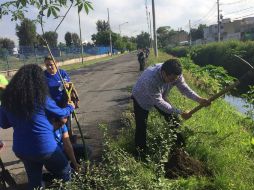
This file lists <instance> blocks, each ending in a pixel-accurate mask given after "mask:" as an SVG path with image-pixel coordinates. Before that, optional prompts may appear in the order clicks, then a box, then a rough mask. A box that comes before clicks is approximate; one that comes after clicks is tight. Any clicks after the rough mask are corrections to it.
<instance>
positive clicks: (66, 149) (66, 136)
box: [62, 131, 80, 170]
mask: <svg viewBox="0 0 254 190" xmlns="http://www.w3.org/2000/svg"><path fill="white" fill-rule="evenodd" d="M62 141H63V147H64V152H65V153H66V154H67V156H68V158H69V159H70V161H71V163H72V164H73V165H74V169H75V170H78V169H79V168H80V165H79V164H78V162H77V160H76V157H75V154H74V150H73V147H72V144H71V141H70V138H69V134H68V131H67V132H64V133H63V136H62Z"/></svg>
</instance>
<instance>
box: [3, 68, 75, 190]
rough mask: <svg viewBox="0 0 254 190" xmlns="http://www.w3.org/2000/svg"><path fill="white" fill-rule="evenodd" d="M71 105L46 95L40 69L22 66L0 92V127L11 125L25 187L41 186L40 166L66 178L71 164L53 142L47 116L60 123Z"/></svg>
mask: <svg viewBox="0 0 254 190" xmlns="http://www.w3.org/2000/svg"><path fill="white" fill-rule="evenodd" d="M74 108H75V106H74V104H73V103H72V102H69V103H68V104H67V106H66V107H65V108H60V107H58V106H57V105H56V103H55V101H53V100H52V99H51V98H50V97H49V95H48V86H47V83H46V80H45V76H44V73H43V70H42V69H41V68H40V67H39V66H38V65H35V64H31V65H25V66H23V67H21V68H20V69H19V71H18V72H17V73H16V74H15V75H14V77H13V78H12V80H11V81H10V83H9V85H7V87H6V89H5V91H4V92H3V95H2V105H1V107H0V127H2V128H9V127H13V129H14V132H13V151H14V153H15V155H16V156H17V157H19V158H20V159H21V160H22V161H23V163H24V166H25V170H26V173H27V176H28V185H29V189H34V188H37V187H41V185H42V184H41V180H42V167H43V166H45V167H46V168H47V170H48V171H50V172H51V173H53V174H54V176H56V177H57V178H59V179H62V180H63V181H68V180H70V174H71V167H70V165H69V163H68V160H67V159H66V156H65V155H64V154H63V151H62V150H61V149H60V148H59V146H58V145H57V142H56V140H55V136H54V128H53V125H52V124H51V122H50V121H49V120H48V116H49V115H50V116H51V117H54V118H58V119H59V121H62V122H63V123H64V119H63V118H65V117H68V116H69V115H70V114H71V112H72V111H73V110H74Z"/></svg>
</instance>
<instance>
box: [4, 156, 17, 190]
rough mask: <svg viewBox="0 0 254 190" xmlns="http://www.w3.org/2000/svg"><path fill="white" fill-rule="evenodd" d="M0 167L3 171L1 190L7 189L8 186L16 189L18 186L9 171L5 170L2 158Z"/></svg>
mask: <svg viewBox="0 0 254 190" xmlns="http://www.w3.org/2000/svg"><path fill="white" fill-rule="evenodd" d="M0 166H1V169H2V171H1V172H0V189H1V190H4V189H7V185H8V186H9V187H12V188H15V189H16V187H17V184H16V182H15V180H14V179H13V177H12V176H11V174H10V173H9V171H8V170H6V169H5V167H4V164H3V161H2V159H1V157H0ZM6 184H7V185H6Z"/></svg>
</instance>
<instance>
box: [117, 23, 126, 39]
mask: <svg viewBox="0 0 254 190" xmlns="http://www.w3.org/2000/svg"><path fill="white" fill-rule="evenodd" d="M127 23H128V22H124V23H122V24H119V33H120V36H121V26H122V25H124V24H127Z"/></svg>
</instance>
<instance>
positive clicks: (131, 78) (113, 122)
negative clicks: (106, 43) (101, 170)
mask: <svg viewBox="0 0 254 190" xmlns="http://www.w3.org/2000/svg"><path fill="white" fill-rule="evenodd" d="M69 74H70V76H71V80H72V81H73V82H74V84H75V87H76V89H77V90H78V93H79V96H80V100H81V101H80V108H79V109H78V110H77V116H78V119H79V122H80V124H81V126H82V130H83V131H84V132H85V133H86V136H88V137H90V138H91V139H87V140H86V142H87V144H88V145H89V146H90V147H91V149H92V150H93V155H92V157H93V158H94V159H99V158H100V154H101V148H102V134H101V132H100V130H99V129H98V124H101V123H105V124H109V125H110V127H111V129H116V128H117V127H119V119H120V117H121V113H122V112H123V111H124V110H125V109H126V107H127V105H128V103H129V101H130V87H131V86H132V85H133V84H134V83H135V81H136V79H137V77H138V74H139V72H138V62H137V58H136V55H135V54H128V55H123V56H120V57H118V58H115V59H113V60H110V61H105V62H101V63H97V64H95V65H92V66H89V67H86V68H83V69H79V70H75V71H71V72H69ZM0 139H2V140H4V141H5V142H6V143H7V148H6V149H5V150H4V151H3V152H1V156H2V158H3V161H4V162H5V164H6V166H7V168H8V169H9V170H10V171H11V173H14V174H19V173H20V172H22V171H24V168H23V165H22V163H21V162H20V161H19V160H18V159H17V158H16V157H15V156H14V155H13V153H12V151H11V146H12V131H11V129H9V130H0ZM17 176H18V175H17Z"/></svg>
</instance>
